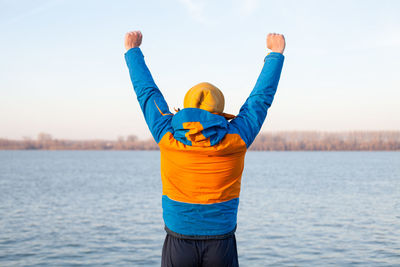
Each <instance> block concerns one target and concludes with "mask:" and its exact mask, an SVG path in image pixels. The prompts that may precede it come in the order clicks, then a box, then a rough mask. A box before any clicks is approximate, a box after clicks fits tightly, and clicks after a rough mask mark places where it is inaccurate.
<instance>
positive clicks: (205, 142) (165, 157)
mask: <svg viewBox="0 0 400 267" xmlns="http://www.w3.org/2000/svg"><path fill="white" fill-rule="evenodd" d="M125 59H126V63H127V65H128V68H129V73H130V77H131V80H132V83H133V87H134V90H135V92H136V95H137V99H138V101H139V104H140V107H141V109H142V111H143V114H144V118H145V120H146V123H147V125H148V127H149V129H150V131H151V134H152V135H153V137H154V139H155V141H156V142H157V143H158V145H159V147H160V152H161V180H162V208H163V218H164V223H165V226H166V227H167V228H168V229H169V230H170V231H173V232H174V233H178V234H181V235H187V236H210V235H224V234H226V233H229V232H232V231H234V230H235V229H236V222H237V210H238V205H239V194H240V184H241V178H242V172H243V168H244V158H245V153H246V151H247V149H248V147H249V146H250V145H251V143H252V142H253V140H254V138H255V137H256V136H257V134H258V132H259V131H260V129H261V126H262V124H263V122H264V120H265V117H266V116H267V111H268V108H269V107H270V106H271V104H272V100H273V99H274V95H275V92H276V89H277V86H278V82H279V78H280V74H281V70H282V66H283V61H284V57H283V55H282V54H280V53H274V52H272V53H269V54H268V55H267V56H266V58H265V61H264V66H263V68H262V71H261V74H260V76H259V78H258V80H257V82H256V85H255V87H254V89H253V90H252V92H251V94H250V96H249V97H248V98H247V100H246V102H245V103H244V105H243V106H242V107H241V109H240V112H239V114H238V115H237V117H236V118H235V119H233V120H231V121H228V120H226V119H225V118H224V117H223V116H220V115H217V114H212V113H210V112H208V111H205V110H202V109H197V108H185V109H182V110H180V111H179V112H178V113H176V114H172V113H171V112H170V111H169V108H168V105H167V103H166V101H165V99H164V97H163V95H162V93H161V92H160V90H159V89H158V87H157V85H156V84H155V82H154V80H153V78H152V76H151V73H150V71H149V69H148V68H147V66H146V64H145V61H144V56H143V54H142V52H141V50H140V48H132V49H130V50H128V51H127V52H126V54H125Z"/></svg>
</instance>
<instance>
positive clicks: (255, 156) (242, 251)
mask: <svg viewBox="0 0 400 267" xmlns="http://www.w3.org/2000/svg"><path fill="white" fill-rule="evenodd" d="M164 236H165V233H164V230H163V222H162V211H161V181H160V173H159V155H158V152H138V151H129V152H127V151H125V152H123V151H0V266H54V265H68V266H69V265H86V266H98V265H109V266H127V265H132V266H140V265H143V266H159V265H160V257H161V247H162V243H163V239H164ZM237 240H238V252H239V261H240V264H241V266H265V265H277V266H294V265H296V266H324V265H329V264H333V265H338V266H343V265H353V264H354V265H355V264H361V265H373V266H389V265H396V264H399V263H400V153H398V152H397V153H396V152H249V153H248V155H247V156H246V167H245V172H244V174H243V180H242V193H241V198H240V205H239V218H238V230H237Z"/></svg>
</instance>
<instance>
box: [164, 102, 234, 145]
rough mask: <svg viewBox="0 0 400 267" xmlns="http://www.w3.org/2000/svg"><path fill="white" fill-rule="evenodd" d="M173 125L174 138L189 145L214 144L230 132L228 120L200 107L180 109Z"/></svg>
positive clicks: (173, 120) (173, 119) (174, 117)
mask: <svg viewBox="0 0 400 267" xmlns="http://www.w3.org/2000/svg"><path fill="white" fill-rule="evenodd" d="M171 125H172V128H173V129H174V138H175V139H176V140H178V141H180V142H182V143H184V144H185V145H189V146H213V145H215V144H218V143H219V142H220V141H221V140H222V139H223V138H224V136H225V135H226V134H227V133H228V121H227V120H226V119H225V118H224V117H223V116H220V115H217V114H212V113H210V112H208V111H206V110H202V109H198V108H185V109H182V110H180V111H179V112H178V113H176V114H175V115H174V116H173V118H172V122H171ZM208 138H209V140H210V141H209V142H208Z"/></svg>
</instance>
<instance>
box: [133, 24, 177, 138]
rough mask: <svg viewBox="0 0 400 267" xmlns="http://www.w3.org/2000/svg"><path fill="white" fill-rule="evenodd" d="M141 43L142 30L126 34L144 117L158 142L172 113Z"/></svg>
mask: <svg viewBox="0 0 400 267" xmlns="http://www.w3.org/2000/svg"><path fill="white" fill-rule="evenodd" d="M141 43H142V33H141V32H140V31H133V32H128V33H127V34H126V35H125V48H126V50H127V52H126V53H125V60H126V64H127V65H128V68H129V74H130V76H131V80H132V84H133V88H134V90H135V93H136V96H137V99H138V101H139V104H140V107H141V109H142V111H143V114H144V118H145V120H146V123H147V125H148V126H149V129H150V132H151V134H152V135H153V137H154V139H155V140H156V142H157V143H158V142H159V141H160V138H161V137H162V135H163V133H164V132H165V130H166V128H168V126H169V122H170V120H171V117H172V114H171V112H170V111H169V108H168V105H167V103H166V102H165V99H164V97H163V95H162V93H161V92H160V90H159V89H158V87H157V85H156V84H155V82H154V80H153V77H152V76H151V73H150V71H149V69H148V68H147V66H146V63H145V62H144V56H143V54H142V51H141V50H140V48H139V46H140V45H141Z"/></svg>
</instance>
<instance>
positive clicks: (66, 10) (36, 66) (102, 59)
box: [0, 0, 400, 139]
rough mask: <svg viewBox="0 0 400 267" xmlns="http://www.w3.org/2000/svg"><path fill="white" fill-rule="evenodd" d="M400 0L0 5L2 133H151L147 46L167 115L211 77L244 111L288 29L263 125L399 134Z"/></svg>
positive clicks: (13, 0) (88, 0)
mask: <svg viewBox="0 0 400 267" xmlns="http://www.w3.org/2000/svg"><path fill="white" fill-rule="evenodd" d="M398 14H400V1H396V0H393V1H389V0H387V1H368V0H367V1H361V0H359V1H357V0H353V1H325V0H322V1H288V0H284V1H261V0H260V1H257V0H233V1H225V0H223V1H211V0H170V1H165V0H148V1H139V0H130V1H94V0H85V1H78V0H68V1H67V0H64V1H62V0H47V1H46V0H0V138H9V139H21V138H24V137H31V138H36V136H37V134H38V133H40V132H45V133H49V134H51V135H52V136H53V137H55V138H65V139H116V138H118V137H119V136H127V135H131V134H134V135H137V136H138V137H139V138H142V139H144V138H150V136H151V135H150V132H149V130H148V128H147V126H146V124H145V121H144V118H143V115H142V112H141V110H140V107H139V105H138V103H137V101H136V96H135V94H134V91H133V88H132V85H131V82H130V78H129V74H128V69H127V67H126V64H125V60H124V53H125V50H124V40H123V39H124V35H125V33H126V32H128V31H131V30H141V31H142V33H143V42H142V45H141V49H142V51H143V53H144V55H145V60H146V63H147V65H148V67H149V69H150V71H151V72H152V75H153V77H154V79H155V82H156V83H157V85H158V87H159V88H160V90H161V91H162V93H163V94H164V97H165V99H166V100H167V102H168V104H169V107H170V110H171V111H172V110H173V108H182V106H183V97H184V95H185V93H186V91H187V90H188V89H190V88H191V87H192V86H194V85H195V84H197V83H199V82H204V81H207V82H211V83H212V84H214V85H216V86H217V87H218V88H220V89H221V90H222V92H223V93H224V95H225V102H226V105H225V112H228V113H233V114H237V113H238V111H239V109H240V106H241V105H242V104H243V103H244V102H245V100H246V98H247V97H248V95H249V94H250V92H251V90H252V88H253V86H254V84H255V82H256V80H257V77H258V75H259V73H260V71H261V68H262V66H263V62H264V58H265V56H266V55H267V53H268V50H267V48H266V35H267V34H268V33H269V32H276V33H282V34H284V35H285V39H286V50H285V53H284V55H285V63H284V67H283V70H282V75H281V80H280V83H279V86H278V91H277V94H276V96H275V100H274V103H273V104H272V107H271V108H270V110H269V113H268V116H267V119H266V121H265V123H264V126H263V128H262V131H263V132H268V131H288V130H307V131H309V130H310V131H313V130H316V131H353V130H400V103H399V102H400V101H399V100H400V16H399V15H398Z"/></svg>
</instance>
